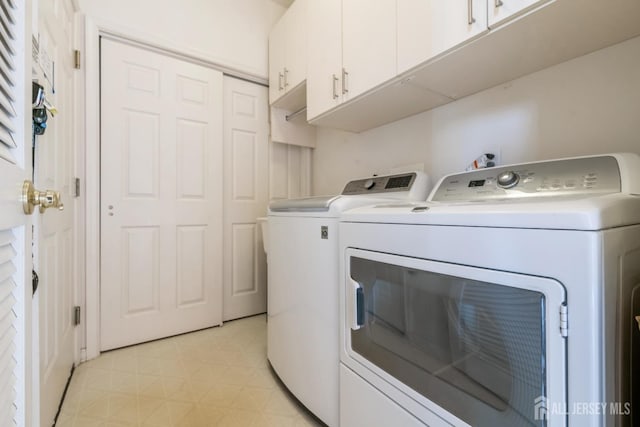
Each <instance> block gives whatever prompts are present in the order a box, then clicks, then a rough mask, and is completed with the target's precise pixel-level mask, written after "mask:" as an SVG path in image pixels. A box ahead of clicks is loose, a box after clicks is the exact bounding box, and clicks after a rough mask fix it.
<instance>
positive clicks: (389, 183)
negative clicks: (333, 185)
mask: <svg viewBox="0 0 640 427" xmlns="http://www.w3.org/2000/svg"><path fill="white" fill-rule="evenodd" d="M415 180H416V173H413V172H412V173H404V174H400V175H390V176H374V177H372V178H364V179H356V180H354V181H351V182H348V183H347V185H346V186H345V187H344V190H342V194H343V195H345V196H346V195H348V196H353V195H356V194H372V193H388V192H398V191H409V190H411V186H412V185H413V183H414V181H415Z"/></svg>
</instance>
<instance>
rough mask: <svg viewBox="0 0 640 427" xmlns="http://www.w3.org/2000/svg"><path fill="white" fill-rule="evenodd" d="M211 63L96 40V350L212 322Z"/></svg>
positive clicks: (216, 174) (217, 239) (217, 165)
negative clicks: (98, 333) (98, 202)
mask: <svg viewBox="0 0 640 427" xmlns="http://www.w3.org/2000/svg"><path fill="white" fill-rule="evenodd" d="M222 92H223V91H222V73H220V72H218V71H215V70H212V69H209V68H205V67H203V66H200V65H196V64H193V63H189V62H186V61H182V60H180V59H176V58H173V57H169V56H166V55H163V54H161V53H157V52H152V51H149V50H146V49H144V48H141V47H135V46H131V45H128V44H125V43H122V42H118V41H113V40H108V39H104V38H103V39H102V41H101V109H102V111H101V117H102V119H101V120H102V121H101V171H100V172H101V276H100V299H101V318H100V323H101V337H100V339H101V349H102V350H108V349H111V348H116V347H122V346H126V345H130V344H134V343H139V342H143V341H148V340H152V339H156V338H161V337H166V336H170V335H175V334H179V333H183V332H187V331H191V330H196V329H200V328H205V327H209V326H213V325H219V324H221V323H222V219H223V211H222V170H223V163H222V156H223V143H222V140H223V139H222V135H223V131H222V105H223V93H222Z"/></svg>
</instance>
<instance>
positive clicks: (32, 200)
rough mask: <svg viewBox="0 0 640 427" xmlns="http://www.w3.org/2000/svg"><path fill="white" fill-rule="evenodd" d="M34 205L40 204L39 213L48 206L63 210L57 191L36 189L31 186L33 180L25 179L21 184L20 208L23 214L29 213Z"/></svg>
mask: <svg viewBox="0 0 640 427" xmlns="http://www.w3.org/2000/svg"><path fill="white" fill-rule="evenodd" d="M36 206H40V213H44V211H45V210H46V209H48V208H58V209H59V210H64V205H63V204H62V200H61V199H60V193H59V192H57V191H53V190H46V191H38V190H36V189H35V188H34V187H33V182H31V181H28V180H27V181H25V182H24V184H22V209H23V210H24V213H25V214H27V215H31V214H32V213H33V209H34V208H35V207H36Z"/></svg>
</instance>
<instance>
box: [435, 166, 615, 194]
mask: <svg viewBox="0 0 640 427" xmlns="http://www.w3.org/2000/svg"><path fill="white" fill-rule="evenodd" d="M621 185H622V184H621V179H620V168H619V166H618V161H617V159H616V158H615V157H613V156H598V157H584V158H577V159H563V160H551V161H542V162H536V163H526V164H521V165H512V166H504V167H496V168H487V169H478V170H475V171H471V172H465V173H460V174H454V175H449V176H446V177H445V178H444V179H443V180H442V181H441V182H440V184H439V186H438V187H437V189H436V190H435V191H434V192H433V193H432V195H431V199H430V200H431V201H478V200H485V199H511V198H523V197H554V196H557V197H560V196H564V197H566V196H570V195H582V194H601V193H619V192H620V191H621Z"/></svg>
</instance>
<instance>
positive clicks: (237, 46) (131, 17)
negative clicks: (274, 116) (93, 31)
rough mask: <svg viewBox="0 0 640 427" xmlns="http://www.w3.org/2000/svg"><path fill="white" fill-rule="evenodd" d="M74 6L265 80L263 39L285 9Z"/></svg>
mask: <svg viewBox="0 0 640 427" xmlns="http://www.w3.org/2000/svg"><path fill="white" fill-rule="evenodd" d="M47 1H48V0H47ZM78 4H79V6H80V8H81V10H82V11H83V12H84V13H86V14H87V15H88V16H89V17H90V18H91V19H92V20H93V21H94V22H96V23H98V24H99V25H107V26H109V28H112V29H115V30H118V31H122V32H125V33H127V34H128V35H130V36H135V37H137V38H144V39H151V40H154V41H155V42H156V43H157V44H160V45H162V46H163V47H169V48H175V49H179V50H182V51H185V52H186V53H188V54H191V55H194V56H198V57H201V58H203V59H206V60H209V61H212V62H216V63H219V64H222V65H225V66H227V67H231V68H235V69H238V70H241V71H243V72H246V73H249V74H253V75H255V76H257V77H261V78H265V79H266V78H267V75H268V68H267V63H268V51H267V40H268V34H269V31H270V30H271V28H272V27H273V25H274V24H275V23H276V22H277V20H278V19H279V18H280V16H281V15H282V14H283V13H284V11H285V10H286V8H285V7H284V6H283V5H281V4H278V3H276V2H275V1H271V0H181V1H175V0H108V1H106V0H78Z"/></svg>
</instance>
